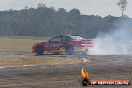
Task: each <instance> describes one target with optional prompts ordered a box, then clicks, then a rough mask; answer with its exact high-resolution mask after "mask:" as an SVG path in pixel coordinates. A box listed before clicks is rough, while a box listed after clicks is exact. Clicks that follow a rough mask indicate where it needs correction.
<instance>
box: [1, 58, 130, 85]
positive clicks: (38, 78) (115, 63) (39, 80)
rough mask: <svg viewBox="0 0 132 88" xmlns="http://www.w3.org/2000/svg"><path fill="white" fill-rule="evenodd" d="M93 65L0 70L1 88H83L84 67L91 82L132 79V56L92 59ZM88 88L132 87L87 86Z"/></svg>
mask: <svg viewBox="0 0 132 88" xmlns="http://www.w3.org/2000/svg"><path fill="white" fill-rule="evenodd" d="M87 59H89V60H90V62H86V63H79V64H66V65H40V66H27V67H7V68H0V88H83V87H82V86H81V85H80V83H79V81H78V80H79V77H81V74H80V70H81V68H82V67H83V66H84V67H85V68H86V69H87V70H88V71H89V75H90V78H91V79H130V78H131V77H132V74H131V72H132V56H89V57H88V58H87ZM87 88H132V86H88V87H87Z"/></svg>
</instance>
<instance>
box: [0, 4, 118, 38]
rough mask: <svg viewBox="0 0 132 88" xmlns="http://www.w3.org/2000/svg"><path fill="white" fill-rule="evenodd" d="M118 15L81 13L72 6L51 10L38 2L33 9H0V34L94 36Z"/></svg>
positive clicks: (107, 28)
mask: <svg viewBox="0 0 132 88" xmlns="http://www.w3.org/2000/svg"><path fill="white" fill-rule="evenodd" d="M118 19H120V17H114V16H111V15H109V16H106V17H103V18H102V17H100V16H97V15H96V16H94V15H84V14H81V12H80V11H79V10H78V9H76V8H74V9H71V10H70V11H67V10H66V9H64V8H59V9H58V10H55V9H54V7H46V6H45V4H42V3H40V4H38V6H37V7H36V8H29V7H27V6H26V7H25V8H24V9H21V10H12V9H10V10H6V11H0V36H53V35H60V34H67V35H73V34H76V35H80V36H83V37H86V38H95V37H96V36H97V35H98V34H99V33H107V32H110V31H111V29H115V26H114V22H115V21H117V20H118Z"/></svg>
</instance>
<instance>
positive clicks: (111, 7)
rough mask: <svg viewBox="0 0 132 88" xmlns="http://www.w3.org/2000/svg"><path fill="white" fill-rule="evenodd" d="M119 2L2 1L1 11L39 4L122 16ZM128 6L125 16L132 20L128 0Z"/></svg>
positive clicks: (81, 0)
mask: <svg viewBox="0 0 132 88" xmlns="http://www.w3.org/2000/svg"><path fill="white" fill-rule="evenodd" d="M118 1H119V0H0V10H1V11H2V10H8V9H21V8H24V7H25V6H26V5H27V6H30V7H36V6H37V4H38V3H44V4H46V6H48V7H50V6H54V7H55V8H56V9H57V8H65V9H67V10H68V11H69V10H70V9H73V8H77V9H79V10H80V11H81V13H82V14H87V15H99V16H102V17H104V16H107V15H112V16H121V11H120V9H119V8H118V6H117V5H116V4H117V2H118ZM127 1H128V6H127V10H126V11H125V14H126V15H128V16H129V17H131V18H132V11H131V8H132V0H127Z"/></svg>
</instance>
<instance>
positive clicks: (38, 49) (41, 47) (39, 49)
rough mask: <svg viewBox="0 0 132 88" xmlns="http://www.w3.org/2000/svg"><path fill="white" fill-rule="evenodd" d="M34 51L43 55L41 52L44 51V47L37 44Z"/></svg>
mask: <svg viewBox="0 0 132 88" xmlns="http://www.w3.org/2000/svg"><path fill="white" fill-rule="evenodd" d="M36 53H37V55H43V53H44V48H43V46H40V45H39V46H37V48H36Z"/></svg>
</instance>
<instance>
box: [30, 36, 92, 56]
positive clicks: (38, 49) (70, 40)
mask: <svg viewBox="0 0 132 88" xmlns="http://www.w3.org/2000/svg"><path fill="white" fill-rule="evenodd" d="M93 45H94V43H93V40H90V39H84V38H82V37H80V36H78V35H59V36H55V37H53V38H52V39H50V40H49V41H48V42H41V43H36V44H34V45H33V47H32V53H36V54H37V55H43V54H68V55H72V54H75V53H81V54H87V53H88V49H89V48H90V47H92V46H93Z"/></svg>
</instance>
